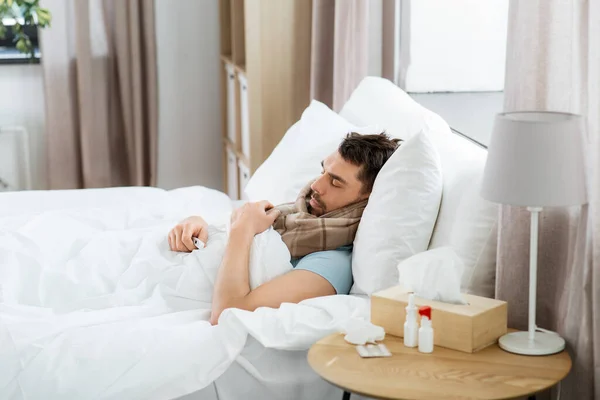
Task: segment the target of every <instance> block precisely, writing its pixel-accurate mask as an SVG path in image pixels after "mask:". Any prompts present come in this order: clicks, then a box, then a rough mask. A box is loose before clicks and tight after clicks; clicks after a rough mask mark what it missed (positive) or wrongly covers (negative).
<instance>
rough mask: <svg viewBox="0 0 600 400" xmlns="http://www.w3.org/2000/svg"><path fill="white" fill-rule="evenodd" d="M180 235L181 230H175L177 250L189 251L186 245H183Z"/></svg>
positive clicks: (181, 234)
mask: <svg viewBox="0 0 600 400" xmlns="http://www.w3.org/2000/svg"><path fill="white" fill-rule="evenodd" d="M182 236H183V231H182V230H177V232H175V247H176V249H177V251H189V250H188V249H187V247H185V245H184V244H183V241H182V240H181V237H182Z"/></svg>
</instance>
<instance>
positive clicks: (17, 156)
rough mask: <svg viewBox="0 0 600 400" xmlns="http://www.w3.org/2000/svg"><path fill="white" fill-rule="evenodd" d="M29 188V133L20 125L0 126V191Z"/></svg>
mask: <svg viewBox="0 0 600 400" xmlns="http://www.w3.org/2000/svg"><path fill="white" fill-rule="evenodd" d="M31 189H32V187H31V157H30V151H29V133H28V132H27V130H26V129H25V128H23V127H20V126H11V127H0V192H3V191H13V190H31Z"/></svg>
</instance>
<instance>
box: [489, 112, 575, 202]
mask: <svg viewBox="0 0 600 400" xmlns="http://www.w3.org/2000/svg"><path fill="white" fill-rule="evenodd" d="M584 168H585V167H584V154H583V119H582V118H581V116H579V115H574V114H567V113H558V112H543V111H530V112H510V113H502V114H498V115H497V116H496V120H495V124H494V131H493V133H492V138H491V140H490V145H489V147H488V158H487V163H486V165H485V171H484V176H483V183H482V187H481V195H482V196H483V197H484V198H485V199H488V200H490V201H493V202H496V203H501V204H511V205H516V206H532V207H536V206H539V207H544V206H550V207H551V206H569V205H579V204H584V203H586V202H587V193H586V187H585V171H584Z"/></svg>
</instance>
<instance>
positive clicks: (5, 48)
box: [0, 18, 40, 64]
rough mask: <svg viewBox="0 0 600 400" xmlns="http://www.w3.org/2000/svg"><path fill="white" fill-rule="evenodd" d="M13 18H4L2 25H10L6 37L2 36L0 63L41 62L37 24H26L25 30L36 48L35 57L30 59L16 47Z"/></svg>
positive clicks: (0, 40) (0, 41)
mask: <svg viewBox="0 0 600 400" xmlns="http://www.w3.org/2000/svg"><path fill="white" fill-rule="evenodd" d="M15 22H16V21H15V20H14V19H12V18H4V19H3V20H2V25H4V26H6V27H8V29H7V31H6V36H5V38H4V39H1V38H0V64H28V63H36V64H37V63H39V62H40V48H39V43H38V29H37V26H35V25H24V26H23V31H24V33H25V34H26V35H27V36H29V39H30V40H31V44H32V45H33V49H34V58H33V59H30V57H29V55H27V54H23V53H21V52H20V51H19V50H17V48H16V47H15V36H14V34H13V32H12V29H10V27H12V26H13V25H14V24H15Z"/></svg>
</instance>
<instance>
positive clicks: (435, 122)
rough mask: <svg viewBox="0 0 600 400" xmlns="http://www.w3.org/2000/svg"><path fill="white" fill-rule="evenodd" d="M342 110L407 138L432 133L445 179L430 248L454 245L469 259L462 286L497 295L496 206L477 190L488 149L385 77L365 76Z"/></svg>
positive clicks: (358, 120) (354, 120)
mask: <svg viewBox="0 0 600 400" xmlns="http://www.w3.org/2000/svg"><path fill="white" fill-rule="evenodd" d="M340 115H341V116H342V117H344V118H346V119H347V120H348V121H349V122H351V123H353V124H355V125H356V126H364V125H379V126H381V127H382V128H383V129H385V130H387V131H388V132H389V133H390V134H392V135H393V136H396V137H400V138H403V139H408V138H410V137H411V136H412V135H414V134H416V133H418V132H419V131H420V130H425V131H426V132H427V133H428V135H429V137H430V138H431V139H432V141H433V142H434V144H435V145H436V148H437V150H438V153H439V155H440V160H441V164H442V173H443V179H444V187H443V193H442V203H441V206H440V211H439V214H438V218H437V221H436V225H435V228H434V232H433V236H432V238H431V241H430V244H429V248H430V249H433V248H437V247H442V246H451V247H452V248H454V250H455V251H456V253H457V254H458V255H459V256H460V257H461V258H462V260H463V262H464V264H465V272H464V274H463V279H462V289H463V290H464V291H466V292H468V293H473V294H477V295H481V296H487V297H493V296H494V291H495V276H496V242H497V218H498V207H497V205H495V204H493V203H490V202H488V201H486V200H484V199H482V198H481V197H480V195H479V186H480V181H481V177H482V174H483V168H484V165H485V160H486V157H487V151H486V149H485V148H483V147H482V146H480V145H478V144H476V143H474V142H472V141H470V140H469V139H467V138H465V137H462V136H460V135H458V134H456V133H454V132H452V131H451V130H450V128H449V126H448V124H447V123H446V122H445V121H444V120H443V119H442V118H441V117H440V116H438V115H437V114H435V113H433V112H432V111H430V110H427V109H426V108H424V107H422V106H421V105H420V104H418V103H417V102H415V101H414V100H413V99H412V98H411V97H410V96H409V95H408V94H406V93H405V92H404V91H403V90H402V89H400V88H399V87H398V86H396V85H394V84H393V83H392V82H390V81H388V80H385V79H382V78H376V77H367V78H365V79H364V80H363V81H362V82H361V83H360V84H359V86H358V87H357V88H356V90H355V91H354V92H353V94H352V96H351V98H350V99H349V100H348V102H347V103H346V104H345V105H344V108H343V109H342V111H341V112H340Z"/></svg>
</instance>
